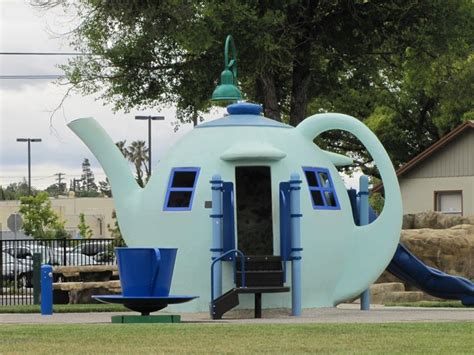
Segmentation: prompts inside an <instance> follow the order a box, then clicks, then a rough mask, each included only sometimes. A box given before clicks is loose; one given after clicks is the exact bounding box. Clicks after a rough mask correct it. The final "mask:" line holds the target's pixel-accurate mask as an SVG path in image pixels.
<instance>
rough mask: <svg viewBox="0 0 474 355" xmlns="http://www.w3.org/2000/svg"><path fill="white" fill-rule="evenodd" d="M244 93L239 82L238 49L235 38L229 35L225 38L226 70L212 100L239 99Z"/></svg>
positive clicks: (233, 100)
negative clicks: (236, 48) (239, 86)
mask: <svg viewBox="0 0 474 355" xmlns="http://www.w3.org/2000/svg"><path fill="white" fill-rule="evenodd" d="M239 100H242V94H241V93H240V90H239V88H238V83H237V51H236V50H235V45H234V39H233V38H232V36H231V35H228V36H227V38H226V39H225V48H224V70H223V71H222V73H221V81H220V84H219V85H218V86H217V87H216V88H215V89H214V92H213V93H212V98H211V101H231V102H235V101H239Z"/></svg>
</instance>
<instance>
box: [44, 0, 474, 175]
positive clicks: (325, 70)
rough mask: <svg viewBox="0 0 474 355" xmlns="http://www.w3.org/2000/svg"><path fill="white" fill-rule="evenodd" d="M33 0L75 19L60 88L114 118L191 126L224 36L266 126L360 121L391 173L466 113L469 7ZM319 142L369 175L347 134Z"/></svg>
mask: <svg viewBox="0 0 474 355" xmlns="http://www.w3.org/2000/svg"><path fill="white" fill-rule="evenodd" d="M38 2H39V3H41V4H42V5H43V6H48V5H50V6H53V5H55V4H56V5H57V4H60V5H63V6H64V8H65V9H75V10H76V12H77V13H78V14H79V16H80V17H81V24H80V26H79V27H78V28H77V29H76V30H75V31H73V37H72V43H73V45H74V46H75V48H76V49H77V50H78V51H80V52H83V53H91V55H86V56H78V57H75V58H74V59H72V60H71V61H70V62H69V64H68V65H67V66H65V67H64V69H65V71H66V74H67V77H68V80H69V82H70V83H71V84H72V85H73V86H74V87H75V88H77V89H79V90H80V91H81V92H83V93H87V94H90V93H101V98H102V99H104V100H105V101H107V102H110V103H112V104H113V105H114V106H115V108H116V109H125V110H130V109H132V108H136V107H156V106H159V105H166V104H175V105H176V106H177V116H178V118H179V119H180V120H181V121H183V122H189V121H192V122H193V123H194V124H196V123H197V122H198V120H199V117H200V116H201V115H202V113H203V112H205V111H207V110H208V109H209V107H210V102H209V96H210V94H211V92H212V90H213V88H214V87H215V85H216V82H217V79H218V77H219V74H220V71H221V70H222V68H223V65H222V43H223V40H224V38H225V36H226V35H227V34H228V33H232V34H233V36H234V39H235V41H236V45H237V48H238V50H239V52H238V65H239V79H240V84H241V87H242V91H243V93H244V95H245V97H246V98H247V99H249V100H251V101H257V102H260V103H262V104H263V106H264V113H265V115H266V116H267V117H270V118H273V119H275V120H284V121H287V122H289V123H290V124H292V125H297V124H298V123H299V122H301V121H302V120H303V119H304V118H305V117H306V116H307V114H308V112H325V111H330V110H337V111H340V112H344V113H349V114H352V115H354V116H356V117H358V118H360V119H362V120H365V119H367V120H368V123H369V125H370V126H371V127H375V129H376V130H377V129H378V130H379V131H378V132H377V133H380V134H381V135H382V136H384V139H383V140H382V142H383V143H384V144H386V145H387V147H388V150H389V153H390V155H391V156H392V158H394V160H395V163H396V165H399V164H401V163H403V162H405V161H406V160H407V159H409V158H410V157H412V156H414V155H416V154H418V153H419V152H420V151H421V150H422V149H424V148H425V147H426V146H427V145H429V144H431V143H432V142H433V141H434V140H436V139H437V138H438V137H439V136H440V135H441V134H443V133H444V132H446V131H447V130H448V129H449V128H453V127H455V126H456V125H458V124H459V123H460V122H461V121H462V119H465V118H466V117H468V116H469V115H471V116H472V94H471V93H472V89H470V85H471V84H470V83H472V65H473V62H472V48H473V43H472V41H473V38H474V35H473V33H472V31H473V27H472V26H471V25H470V24H472V23H473V22H474V15H473V11H474V6H473V4H472V2H469V1H446V2H441V1H434V0H431V1H410V2H408V1H407V2H399V1H398V2H397V1H383V0H373V1H344V2H334V1H314V0H308V1H258V2H257V1H226V2H224V1H200V2H193V1H188V2H184V1H183V2H175V1H170V0H168V1H166V0H164V1H160V2H152V1H126V2H120V1H102V2H98V1H95V0H78V1H74V2H73V1H67V0H59V1H58V0H54V1H53V0H49V1H48V0H38ZM460 84H461V85H460ZM460 87H461V88H462V93H461V95H458V94H457V89H458V88H460ZM460 96H461V97H463V98H462V99H461V98H460ZM471 116H469V117H471ZM322 142H323V143H324V144H326V145H327V146H328V147H329V148H332V149H335V150H341V151H343V152H349V153H351V154H353V155H354V156H355V157H356V158H357V160H358V161H359V164H360V165H361V166H364V167H365V168H367V169H369V170H370V163H371V160H370V157H368V155H367V154H366V152H364V150H363V149H362V148H361V147H360V145H359V144H358V143H357V142H356V141H355V140H354V139H353V138H352V137H350V136H348V135H345V134H341V133H340V132H336V133H334V132H332V133H329V134H328V135H325V136H324V137H323V138H322ZM395 143H396V144H395Z"/></svg>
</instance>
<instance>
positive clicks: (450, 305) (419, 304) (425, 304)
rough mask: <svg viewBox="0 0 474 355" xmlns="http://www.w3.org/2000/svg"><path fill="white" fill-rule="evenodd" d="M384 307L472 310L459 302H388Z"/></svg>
mask: <svg viewBox="0 0 474 355" xmlns="http://www.w3.org/2000/svg"><path fill="white" fill-rule="evenodd" d="M385 306H386V307H428V308H440V307H446V308H472V307H467V306H464V305H463V304H462V303H461V301H418V302H388V303H386V304H385Z"/></svg>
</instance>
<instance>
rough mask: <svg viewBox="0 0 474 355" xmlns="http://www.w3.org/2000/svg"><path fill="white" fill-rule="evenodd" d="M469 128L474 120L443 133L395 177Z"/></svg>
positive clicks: (472, 126) (378, 186) (472, 125)
mask: <svg viewBox="0 0 474 355" xmlns="http://www.w3.org/2000/svg"><path fill="white" fill-rule="evenodd" d="M469 129H474V121H472V120H471V121H466V122H464V123H463V124H461V125H460V126H458V127H456V128H455V129H453V130H452V131H451V132H449V133H448V134H445V135H444V136H443V137H441V138H440V139H439V140H438V141H436V142H435V143H434V144H433V145H431V146H429V147H428V148H426V149H425V150H424V151H423V152H421V153H420V154H418V155H417V156H416V157H414V158H413V159H411V160H410V161H408V162H407V163H405V164H404V165H402V166H401V167H400V168H399V169H398V170H397V171H396V174H397V177H400V176H402V175H404V174H405V173H407V172H408V171H410V170H413V169H414V168H415V167H416V166H418V165H419V164H420V163H421V162H423V161H425V160H426V159H428V158H429V157H431V156H432V155H433V154H434V153H436V152H437V151H439V150H441V149H443V148H444V147H445V146H446V145H447V144H449V143H450V142H452V141H453V140H454V139H456V138H457V137H459V136H460V135H461V134H463V133H464V132H466V131H468V130H469ZM382 188H383V184H380V185H377V186H376V187H374V189H373V190H372V191H373V192H377V191H379V190H381V189H382Z"/></svg>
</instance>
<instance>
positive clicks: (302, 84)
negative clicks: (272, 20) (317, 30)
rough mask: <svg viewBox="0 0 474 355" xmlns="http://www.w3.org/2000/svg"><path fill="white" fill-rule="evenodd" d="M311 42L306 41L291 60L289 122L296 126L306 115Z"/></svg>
mask: <svg viewBox="0 0 474 355" xmlns="http://www.w3.org/2000/svg"><path fill="white" fill-rule="evenodd" d="M310 54H311V43H310V42H309V41H306V42H305V43H304V44H303V45H302V46H301V47H300V48H299V52H298V53H297V54H296V56H295V59H294V61H293V75H292V81H293V82H292V85H291V101H290V124H291V125H292V126H295V127H296V126H297V125H298V124H299V123H300V122H301V121H303V120H304V119H305V117H306V111H307V108H308V101H309V100H308V88H309V83H310V79H311V76H310V69H309V68H310Z"/></svg>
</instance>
